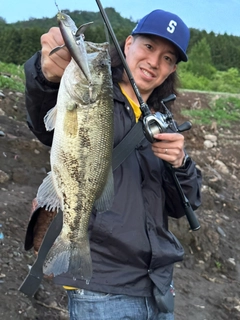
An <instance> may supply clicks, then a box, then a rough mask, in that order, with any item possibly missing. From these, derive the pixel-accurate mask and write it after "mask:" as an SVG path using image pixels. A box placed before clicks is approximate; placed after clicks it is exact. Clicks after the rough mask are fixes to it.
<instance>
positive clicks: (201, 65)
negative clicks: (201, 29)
mask: <svg viewBox="0 0 240 320" xmlns="http://www.w3.org/2000/svg"><path fill="white" fill-rule="evenodd" d="M187 70H188V71H190V72H191V73H193V74H194V75H196V76H204V77H206V78H209V79H211V78H212V76H213V74H214V73H215V72H216V69H215V68H214V67H213V65H212V56H211V48H210V46H209V44H208V43H207V40H206V38H203V39H202V40H200V41H199V42H197V43H196V44H195V45H194V46H193V47H192V49H191V51H190V53H189V62H188V64H187Z"/></svg>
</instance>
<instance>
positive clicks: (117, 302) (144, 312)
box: [67, 289, 174, 320]
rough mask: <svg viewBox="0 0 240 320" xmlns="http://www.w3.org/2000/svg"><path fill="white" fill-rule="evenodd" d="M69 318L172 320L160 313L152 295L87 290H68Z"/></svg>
mask: <svg viewBox="0 0 240 320" xmlns="http://www.w3.org/2000/svg"><path fill="white" fill-rule="evenodd" d="M67 293H68V309H69V314H70V320H174V315H173V313H160V312H159V310H158V308H157V306H156V303H155V301H154V298H153V297H147V298H142V297H131V296H127V295H116V294H106V293H101V292H93V291H87V290H82V289H78V290H68V291H67Z"/></svg>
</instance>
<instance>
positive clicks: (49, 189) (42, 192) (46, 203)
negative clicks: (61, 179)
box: [37, 171, 63, 211]
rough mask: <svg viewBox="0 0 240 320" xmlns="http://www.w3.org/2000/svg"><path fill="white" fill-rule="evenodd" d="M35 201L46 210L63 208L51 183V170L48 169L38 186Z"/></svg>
mask: <svg viewBox="0 0 240 320" xmlns="http://www.w3.org/2000/svg"><path fill="white" fill-rule="evenodd" d="M37 202H38V204H39V205H40V206H41V207H46V210H49V211H54V210H56V209H57V210H58V209H59V208H60V209H61V210H63V205H62V203H61V199H60V198H59V196H58V194H57V192H56V189H55V187H54V184H53V179H52V172H51V171H50V172H49V173H48V175H47V176H46V178H44V180H43V182H42V184H41V185H40V186H39V188H38V192H37Z"/></svg>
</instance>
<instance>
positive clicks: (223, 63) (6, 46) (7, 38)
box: [0, 8, 240, 94]
mask: <svg viewBox="0 0 240 320" xmlns="http://www.w3.org/2000/svg"><path fill="white" fill-rule="evenodd" d="M63 11H64V12H65V13H67V14H69V15H70V16H71V17H72V19H73V20H74V21H75V23H76V25H77V26H80V25H81V24H84V23H86V22H89V21H93V22H94V23H93V25H91V26H90V27H89V28H88V29H87V30H86V33H85V37H86V40H89V41H92V42H104V41H106V39H108V35H107V34H106V30H105V28H104V24H103V20H102V17H101V14H100V13H99V12H97V13H96V12H89V11H73V12H70V11H69V10H63ZM106 13H107V15H108V17H109V20H110V22H111V25H112V27H113V30H114V32H115V34H116V37H117V39H118V41H119V42H121V41H123V40H124V39H125V37H126V36H127V35H129V34H130V33H131V30H132V29H133V28H134V26H135V25H136V23H137V22H136V21H133V20H132V19H127V18H123V17H121V15H120V14H119V13H118V12H116V11H115V9H114V8H106ZM53 26H57V19H56V17H52V18H42V19H34V18H31V19H29V20H28V21H18V22H16V23H13V24H8V23H6V22H5V20H4V17H2V18H1V17H0V43H1V46H0V88H10V87H12V88H16V89H17V88H18V90H20V91H23V88H24V86H23V83H24V75H23V71H22V66H23V64H24V62H25V61H26V60H28V59H29V58H30V57H31V56H32V55H33V54H34V53H35V52H36V51H37V50H40V49H41V46H40V37H41V35H42V34H43V33H45V32H47V31H48V30H49V29H50V28H51V27H53ZM190 32H191V38H190V44H189V48H188V56H189V61H188V62H187V63H180V64H179V66H178V74H179V79H180V83H181V88H182V89H192V90H202V91H214V92H228V93H236V94H239V93H240V37H237V36H232V35H228V34H214V33H213V32H210V33H207V32H206V31H205V30H202V31H200V30H196V29H190ZM14 65H15V66H17V67H14ZM14 69H15V71H14ZM9 70H12V71H9Z"/></svg>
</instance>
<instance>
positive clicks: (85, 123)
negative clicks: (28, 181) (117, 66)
mask: <svg viewBox="0 0 240 320" xmlns="http://www.w3.org/2000/svg"><path fill="white" fill-rule="evenodd" d="M81 46H82V48H81V51H82V50H83V49H84V48H86V53H85V54H84V57H85V58H84V59H85V60H84V61H85V62H84V63H86V57H87V64H88V69H87V70H88V74H90V75H91V83H89V77H90V76H88V77H86V72H84V71H83V70H82V68H81V69H80V68H79V65H78V63H77V62H76V61H75V60H74V59H73V58H72V60H71V62H70V63H69V65H68V66H67V68H66V70H65V71H64V74H63V77H62V79H61V83H60V88H59V92H58V97H57V104H56V106H55V107H54V108H53V109H51V110H50V111H49V112H48V113H47V115H46V116H45V119H44V121H45V126H46V129H47V130H53V129H54V136H53V143H52V148H51V155H50V163H51V171H50V173H49V174H48V176H47V177H46V178H45V179H44V180H43V183H42V184H41V185H40V187H39V190H38V193H37V202H38V204H39V205H40V206H42V207H45V208H46V209H47V210H50V211H54V210H59V209H61V210H62V211H63V220H64V221H63V228H62V231H61V233H60V235H59V236H58V238H57V239H56V241H55V243H54V245H53V246H52V248H51V249H50V251H49V252H48V255H47V258H46V260H45V263H44V273H45V274H47V275H53V276H56V275H59V274H62V273H65V272H69V273H71V274H72V275H73V278H82V279H85V280H86V281H89V280H90V279H91V276H92V261H91V254H90V246H89V236H88V224H89V218H90V215H91V212H92V209H93V207H95V208H96V209H97V211H98V212H102V211H105V210H107V209H109V208H110V207H111V204H112V201H113V197H114V186H113V176H112V167H111V159H112V149H113V95H112V78H111V67H110V65H111V64H110V57H109V54H108V50H107V47H108V44H94V43H91V42H84V47H83V43H81ZM81 51H79V52H81ZM79 59H80V60H81V57H79ZM85 67H86V66H85ZM85 69H86V68H85ZM89 86H91V90H89Z"/></svg>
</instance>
